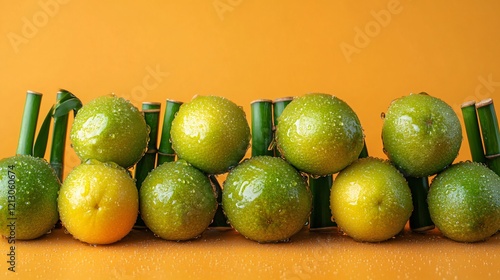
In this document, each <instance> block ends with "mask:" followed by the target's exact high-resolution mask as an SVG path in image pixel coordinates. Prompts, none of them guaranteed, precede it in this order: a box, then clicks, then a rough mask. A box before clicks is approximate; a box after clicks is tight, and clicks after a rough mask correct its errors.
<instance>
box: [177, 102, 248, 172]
mask: <svg viewBox="0 0 500 280" xmlns="http://www.w3.org/2000/svg"><path fill="white" fill-rule="evenodd" d="M171 138H172V147H173V149H174V150H175V152H176V153H177V155H178V156H179V158H182V159H185V160H186V161H187V162H189V163H190V164H192V165H193V166H194V167H196V168H198V169H200V170H202V171H204V172H206V173H208V174H220V173H225V172H227V171H228V170H229V168H231V167H233V166H236V165H237V164H238V163H239V162H240V161H241V159H243V157H244V156H245V153H246V151H247V149H248V147H249V143H250V127H249V125H248V121H247V119H246V117H245V112H244V111H243V109H242V108H241V107H238V106H237V105H236V104H235V103H233V102H232V101H230V100H228V99H226V98H223V97H219V96H196V97H194V98H193V99H192V100H191V101H190V102H188V103H184V104H182V106H181V107H180V109H179V112H178V113H177V115H176V116H175V118H174V120H173V122H172V129H171Z"/></svg>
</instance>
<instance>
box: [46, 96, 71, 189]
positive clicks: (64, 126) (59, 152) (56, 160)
mask: <svg viewBox="0 0 500 280" xmlns="http://www.w3.org/2000/svg"><path fill="white" fill-rule="evenodd" d="M64 95H65V93H64V92H62V91H59V92H58V93H57V96H56V104H57V103H59V102H60V101H61V99H62V98H63V97H64ZM68 116H69V115H68V114H64V115H61V116H54V129H53V131H52V146H51V149H50V165H51V166H52V168H53V169H54V171H55V172H56V175H57V177H58V178H59V180H60V181H61V182H62V179H63V174H64V152H65V149H66V135H67V131H68Z"/></svg>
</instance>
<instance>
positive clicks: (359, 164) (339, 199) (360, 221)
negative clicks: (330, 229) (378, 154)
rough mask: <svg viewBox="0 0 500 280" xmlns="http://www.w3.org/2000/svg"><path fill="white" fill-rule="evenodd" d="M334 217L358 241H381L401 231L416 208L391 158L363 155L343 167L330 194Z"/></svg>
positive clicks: (406, 184)
mask: <svg viewBox="0 0 500 280" xmlns="http://www.w3.org/2000/svg"><path fill="white" fill-rule="evenodd" d="M330 207H331V210H332V217H333V218H334V219H335V222H336V223H337V225H338V226H339V227H340V228H341V229H342V230H343V231H344V232H345V233H347V235H349V236H351V237H352V238H354V239H355V240H358V241H368V242H378V241H384V240H387V239H389V238H391V237H393V236H395V235H396V234H397V233H399V232H400V231H401V230H402V229H403V228H404V226H405V224H406V222H407V221H408V219H409V218H410V215H411V212H412V210H413V204H412V198H411V191H410V188H409V187H408V183H407V182H406V180H405V178H404V177H403V175H402V174H401V173H400V172H399V171H398V170H397V169H396V168H395V167H394V166H392V165H391V164H390V163H389V162H388V161H384V160H381V159H377V158H363V159H359V160H357V161H355V162H354V163H353V164H351V165H350V166H349V167H347V168H346V169H344V170H342V171H341V172H340V173H339V175H338V176H337V177H336V178H335V181H334V182H333V186H332V191H331V194H330Z"/></svg>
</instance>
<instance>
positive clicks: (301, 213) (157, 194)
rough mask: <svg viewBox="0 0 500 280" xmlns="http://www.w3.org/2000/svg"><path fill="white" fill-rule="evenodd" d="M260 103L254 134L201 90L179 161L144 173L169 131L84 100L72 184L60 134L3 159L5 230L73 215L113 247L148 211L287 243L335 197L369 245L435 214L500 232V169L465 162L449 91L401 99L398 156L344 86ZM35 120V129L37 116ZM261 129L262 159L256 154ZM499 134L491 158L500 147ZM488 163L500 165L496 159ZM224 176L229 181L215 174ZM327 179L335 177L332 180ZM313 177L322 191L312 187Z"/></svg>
mask: <svg viewBox="0 0 500 280" xmlns="http://www.w3.org/2000/svg"><path fill="white" fill-rule="evenodd" d="M61 98H62V99H61V101H60V102H59V103H58V104H59V107H61V108H63V109H61V110H62V111H58V110H57V108H58V106H55V107H54V108H53V109H52V111H51V112H50V113H49V116H48V120H50V119H51V117H54V118H55V117H61V116H63V115H67V113H68V111H70V110H71V109H69V108H71V106H70V105H72V104H73V105H74V107H75V108H76V107H78V109H79V107H80V106H81V104H80V103H79V100H78V102H77V100H75V98H74V97H73V96H72V95H70V94H69V95H68V94H66V95H64V94H63V95H62V96H61ZM259 103H260V104H258V105H257V106H260V105H262V106H261V107H260V109H262V110H263V111H261V113H260V114H261V116H265V119H256V120H255V123H254V119H253V116H252V129H253V131H252V134H253V135H251V133H250V127H249V125H248V121H247V119H246V116H245V113H244V111H243V109H242V108H241V107H239V106H237V105H236V104H235V103H233V102H232V101H230V100H228V99H226V98H223V97H218V96H195V97H194V98H193V99H192V100H191V101H190V102H188V103H184V104H182V105H180V103H179V104H178V106H177V109H178V111H177V110H175V112H170V113H171V115H172V116H171V118H169V119H168V120H167V119H165V120H164V130H165V128H167V127H168V129H167V130H165V131H167V133H166V134H165V135H164V136H165V137H162V138H165V139H166V140H165V139H162V141H163V140H165V141H168V143H169V144H171V148H172V151H169V152H168V153H169V156H172V155H173V154H172V152H174V153H175V155H176V157H177V161H174V159H175V155H174V157H171V158H170V160H162V161H159V164H158V166H157V167H156V169H154V170H151V172H149V173H147V171H149V170H147V171H146V172H145V173H142V172H141V174H143V175H141V176H142V178H141V179H140V180H137V181H134V179H133V178H132V176H131V170H130V169H131V168H132V167H133V166H134V165H135V164H137V163H138V162H139V161H140V160H141V159H144V155H145V153H146V152H148V153H153V154H155V153H156V150H155V149H156V147H154V146H156V140H154V141H153V145H152V146H151V145H148V142H149V140H150V139H149V138H150V135H151V134H150V133H151V131H152V128H151V127H150V126H148V123H147V122H146V120H145V116H144V115H143V114H142V113H141V112H140V111H139V110H138V109H137V108H136V107H135V106H133V105H132V104H131V103H130V102H129V101H126V100H124V99H123V98H119V97H116V96H114V95H108V96H101V97H98V98H96V99H94V100H92V101H90V102H89V103H87V104H86V105H84V106H83V107H82V108H81V109H79V110H78V114H77V115H76V116H75V120H74V122H73V125H72V127H71V131H70V139H71V144H72V147H73V149H74V150H75V152H76V153H77V155H78V156H79V158H80V159H81V161H82V163H81V164H80V165H79V166H77V167H75V168H74V169H73V170H72V171H71V172H70V173H69V175H68V177H67V178H66V180H64V182H63V183H62V185H61V183H60V181H61V172H62V171H61V170H59V169H58V168H57V166H59V165H61V164H60V162H56V161H54V162H52V161H51V165H52V167H51V165H49V164H48V163H47V162H46V161H45V160H43V159H42V158H43V155H44V153H45V147H44V146H45V145H46V142H47V141H46V139H45V140H44V137H45V136H43V134H46V133H48V132H46V133H41V134H42V137H41V138H40V139H41V140H40V141H38V140H37V143H35V144H34V143H33V139H32V138H33V137H28V138H27V140H26V139H24V138H23V137H20V138H23V140H22V141H21V140H20V143H23V145H21V144H20V146H19V147H20V148H19V151H18V154H19V155H17V156H14V157H11V158H7V159H3V160H1V161H0V227H1V230H0V233H1V234H2V235H3V236H6V237H7V238H11V239H13V238H17V239H33V238H37V237H39V236H41V235H43V234H44V233H46V232H47V231H49V230H50V229H51V228H53V226H54V224H55V223H56V222H57V220H58V218H60V220H61V222H62V224H63V226H64V227H65V228H66V229H67V231H68V232H69V233H71V234H72V235H73V236H74V237H75V238H77V239H79V240H81V241H83V242H86V243H90V244H109V243H113V242H116V241H118V240H120V239H122V238H124V237H125V236H126V235H127V234H128V233H129V232H130V231H131V229H132V227H133V226H134V223H136V221H137V217H138V213H140V217H141V218H142V221H143V222H144V224H145V225H146V226H147V227H148V228H149V229H150V230H151V231H152V232H153V233H154V234H155V235H157V236H159V237H161V238H163V239H166V240H176V241H179V240H190V239H193V238H196V237H198V236H200V235H201V234H202V233H203V232H204V231H205V230H206V229H207V228H208V227H209V226H210V225H213V224H214V217H216V219H218V218H222V221H223V223H224V224H225V223H226V218H227V223H229V225H230V226H231V227H233V228H234V229H235V230H236V231H237V232H239V233H240V234H241V235H243V236H244V237H246V238H248V239H251V240H254V241H257V242H261V243H267V242H282V241H287V240H289V239H290V238H291V237H292V236H293V235H294V234H296V233H297V232H298V231H300V230H301V229H303V228H304V226H305V225H306V224H307V221H308V220H309V219H310V215H311V211H312V210H314V207H315V206H316V207H318V208H317V209H316V210H318V209H319V208H320V206H319V205H315V203H317V201H320V200H323V201H325V199H326V201H327V204H328V203H329V208H330V209H327V207H328V205H327V206H325V209H327V212H329V213H328V217H329V216H330V214H331V217H332V219H333V220H334V221H335V223H336V224H337V226H338V228H339V229H340V230H341V231H342V232H344V233H345V234H347V235H349V236H351V237H352V238H353V239H355V240H357V241H367V242H379V241H384V240H388V239H390V238H392V237H394V236H396V235H397V234H398V233H400V232H401V231H402V230H403V229H404V227H405V225H406V224H407V222H408V220H410V228H411V229H412V230H414V231H424V230H428V229H431V228H433V227H434V224H435V225H436V226H437V228H438V229H439V230H440V232H441V233H442V234H443V235H444V236H446V237H448V238H450V239H452V240H456V241H462V242H476V241H481V240H485V239H487V238H488V237H490V236H492V235H493V234H495V233H496V232H497V231H498V230H500V177H499V176H498V175H497V174H495V172H493V171H492V170H490V169H489V168H488V167H487V166H486V165H484V164H482V163H472V162H461V163H456V164H453V162H454V160H455V159H456V157H457V155H458V151H459V149H460V146H461V142H462V129H461V125H460V121H459V119H458V117H457V115H456V114H455V112H454V111H453V109H452V108H451V107H450V106H449V105H448V104H446V103H445V102H444V101H442V100H440V99H438V98H435V97H432V96H430V95H428V94H425V93H421V94H410V95H408V96H404V97H401V98H398V99H396V100H394V101H393V102H392V103H391V104H390V106H389V108H388V110H387V113H385V114H384V121H383V126H382V141H383V146H384V152H385V153H386V154H387V157H388V160H384V159H379V158H373V157H367V158H364V157H366V156H367V155H365V156H362V155H363V151H364V148H366V146H365V145H364V143H365V139H364V134H363V128H362V126H361V122H360V120H359V118H358V116H357V115H356V113H355V112H354V110H353V109H352V108H351V107H350V106H349V105H348V104H347V103H346V102H345V101H343V100H341V99H339V98H338V97H336V96H333V95H329V94H321V93H312V94H306V95H303V96H301V97H298V98H294V99H291V101H290V102H289V104H288V105H287V106H286V107H285V108H284V109H283V110H282V112H281V110H280V113H279V114H276V111H275V112H274V113H275V115H274V120H273V119H272V116H273V114H272V111H271V108H272V101H270V100H259ZM38 105H39V104H38ZM253 105H254V104H252V106H253ZM257 106H255V108H257ZM252 109H253V107H252ZM62 112H64V113H62ZM157 113H158V112H157ZM37 114H38V112H36V115H37ZM174 115H175V118H174ZM490 115H491V114H490ZM492 115H493V116H494V115H495V114H494V113H493V114H492ZM495 117H496V116H495ZM146 119H147V118H146ZM495 120H496V118H495ZM65 121H66V122H67V119H66V120H65ZM46 122H47V119H46ZM66 122H65V123H64V125H66ZM44 123H45V122H44ZM484 123H485V124H488V125H489V126H491V127H493V128H495V126H498V124H497V123H496V121H484ZM273 124H274V126H273ZM44 125H45V124H44ZM44 125H42V127H44ZM23 127H24V125H23ZM27 127H29V129H30V131H29V132H28V135H29V134H33V133H34V127H36V121H35V125H33V124H31V125H29V126H27ZM488 129H490V128H488ZM42 130H46V131H48V129H42ZM483 130H486V129H484V128H483ZM491 130H494V129H491ZM496 131H497V133H496V135H497V136H498V134H499V133H498V127H496ZM65 133H66V132H65V131H64V133H63V134H62V135H64V136H65ZM155 133H156V132H155ZM23 135H24V133H22V136H23ZM154 137H156V134H155V136H154ZM251 137H252V145H253V147H252V157H251V158H250V159H245V160H243V159H244V157H245V154H246V152H247V150H248V148H249V146H250V139H251ZM64 138H65V137H63V139H64ZM497 138H498V137H497ZM497 138H494V137H493V138H492V137H490V138H488V142H491V143H496V142H498V141H496V142H495V141H494V140H492V139H497ZM54 142H55V143H57V141H54ZM485 142H486V140H485ZM497 144H498V147H497V148H498V149H496V148H495V147H496V146H495V147H494V148H495V149H493V150H490V151H489V158H488V159H493V157H496V156H497V154H495V153H497V152H496V151H497V150H500V142H499V143H497ZM58 145H59V146H61V143H59V144H58ZM62 146H64V144H63V145H62ZM160 146H162V144H160ZM40 147H43V149H42V148H40ZM148 149H149V150H148ZM273 149H276V150H273ZM481 150H482V147H481ZM491 151H494V152H491ZM492 153H493V156H492ZM32 155H35V156H32ZM63 155H64V152H62V156H61V153H60V152H59V153H56V156H55V158H58V157H59V158H60V157H62V158H63ZM155 156H156V155H155ZM362 157H363V158H362ZM482 158H483V160H484V161H485V162H486V158H485V157H482ZM242 160H243V161H242ZM488 165H489V166H490V168H492V169H494V168H496V166H498V165H497V161H495V162H493V161H491V160H490V161H488ZM153 166H154V163H153ZM54 170H58V172H54ZM224 173H228V175H227V179H226V180H225V182H224V184H223V188H221V187H220V186H219V184H218V181H217V178H216V177H215V176H216V175H219V174H224ZM137 174H138V170H136V178H137ZM146 174H147V175H146ZM334 174H337V175H336V177H335V180H334V181H333V183H332V180H333V175H334ZM431 176H435V178H434V179H433V180H432V182H431V184H430V187H429V185H428V178H429V177H431ZM324 178H326V179H329V180H324V181H325V182H327V185H323V186H320V185H321V184H319V183H318V182H320V181H321V179H324ZM308 182H309V184H308ZM315 184H316V185H315ZM313 185H314V186H315V187H320V188H323V190H322V192H315V191H312V186H313ZM58 194H59V195H58ZM326 194H329V195H326ZM317 195H320V196H322V197H320V198H319V200H318V197H315V196H317ZM13 205H15V206H13ZM221 210H223V213H222V211H221ZM217 211H219V212H217ZM313 213H314V212H313ZM217 214H219V215H220V216H219V217H218V216H217ZM221 216H222V217H221ZM219 225H220V223H219ZM14 229H15V230H14ZM311 229H312V226H311ZM13 233H14V235H13Z"/></svg>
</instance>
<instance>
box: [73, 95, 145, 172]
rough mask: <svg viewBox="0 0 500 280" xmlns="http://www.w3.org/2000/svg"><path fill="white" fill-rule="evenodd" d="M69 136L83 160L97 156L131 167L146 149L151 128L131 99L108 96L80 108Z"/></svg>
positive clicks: (97, 158)
mask: <svg viewBox="0 0 500 280" xmlns="http://www.w3.org/2000/svg"><path fill="white" fill-rule="evenodd" d="M70 138H71V143H72V146H73V148H74V149H75V152H76V153H77V155H78V157H80V159H81V160H82V161H85V160H87V159H96V160H98V161H101V162H115V163H117V164H118V165H120V166H122V167H124V168H129V167H131V166H133V165H134V164H135V163H137V162H138V161H139V160H140V159H141V157H142V155H143V154H144V153H145V151H146V148H147V144H148V141H149V127H148V126H147V124H146V121H145V120H144V117H143V115H142V113H141V112H140V111H139V110H138V109H137V108H136V107H135V106H134V105H132V104H131V103H130V102H129V101H127V100H125V99H123V98H119V97H116V96H114V95H106V96H101V97H98V98H96V99H94V100H92V101H90V102H89V103H87V104H85V105H84V106H83V107H82V108H81V109H80V110H79V111H78V114H77V115H76V117H75V120H74V122H73V126H72V127H71V132H70Z"/></svg>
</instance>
